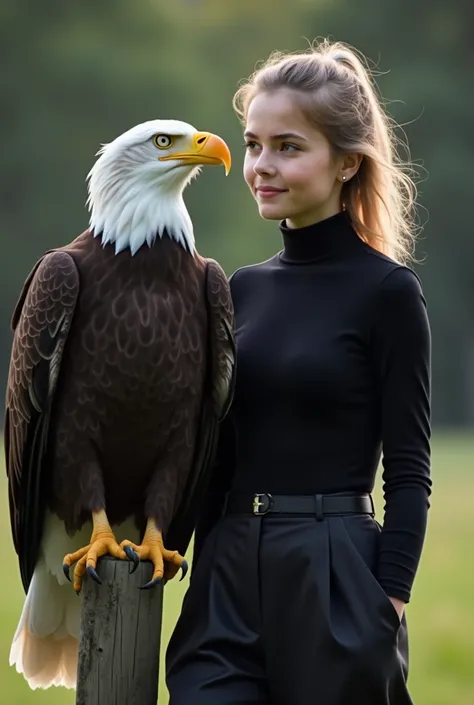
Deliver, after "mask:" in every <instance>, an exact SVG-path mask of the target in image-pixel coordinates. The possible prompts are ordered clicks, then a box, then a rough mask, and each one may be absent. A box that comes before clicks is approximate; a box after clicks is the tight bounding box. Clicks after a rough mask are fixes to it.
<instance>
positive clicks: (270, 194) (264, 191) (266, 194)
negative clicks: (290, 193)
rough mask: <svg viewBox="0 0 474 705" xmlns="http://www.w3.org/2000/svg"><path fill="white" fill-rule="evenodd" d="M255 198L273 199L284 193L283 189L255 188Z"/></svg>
mask: <svg viewBox="0 0 474 705" xmlns="http://www.w3.org/2000/svg"><path fill="white" fill-rule="evenodd" d="M256 192H257V196H258V197H259V198H264V199H268V198H275V197H276V196H280V195H281V194H282V193H286V192H285V191H284V190H283V189H273V188H272V189H270V188H257V189H256Z"/></svg>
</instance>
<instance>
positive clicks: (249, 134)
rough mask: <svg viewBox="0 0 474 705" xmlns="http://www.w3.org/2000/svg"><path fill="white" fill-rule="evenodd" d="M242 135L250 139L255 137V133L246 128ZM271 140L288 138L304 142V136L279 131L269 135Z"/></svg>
mask: <svg viewBox="0 0 474 705" xmlns="http://www.w3.org/2000/svg"><path fill="white" fill-rule="evenodd" d="M244 137H250V138H251V139H257V135H256V134H255V133H254V132H249V131H248V130H247V131H246V132H244ZM270 139H271V140H288V139H293V140H294V139H297V140H303V141H304V142H306V141H307V140H306V138H305V137H302V135H298V134H297V133H296V132H280V133H279V134H278V135H270Z"/></svg>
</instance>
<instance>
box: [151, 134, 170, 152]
mask: <svg viewBox="0 0 474 705" xmlns="http://www.w3.org/2000/svg"><path fill="white" fill-rule="evenodd" d="M153 142H154V144H155V146H156V147H158V149H167V148H168V147H171V145H172V144H173V140H172V138H171V137H170V136H169V135H163V134H160V135H155V136H154V137H153Z"/></svg>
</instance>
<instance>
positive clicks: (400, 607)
mask: <svg viewBox="0 0 474 705" xmlns="http://www.w3.org/2000/svg"><path fill="white" fill-rule="evenodd" d="M388 599H389V600H390V602H391V603H392V605H393V606H394V608H395V612H396V613H397V614H398V617H399V619H400V620H401V619H402V617H403V612H404V610H405V603H404V602H403V600H400V599H399V598H398V597H390V595H389V596H388Z"/></svg>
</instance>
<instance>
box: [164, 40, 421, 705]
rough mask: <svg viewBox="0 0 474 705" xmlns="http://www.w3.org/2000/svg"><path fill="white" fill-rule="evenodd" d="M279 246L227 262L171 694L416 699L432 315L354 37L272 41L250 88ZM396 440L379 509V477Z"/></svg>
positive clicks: (321, 702)
mask: <svg viewBox="0 0 474 705" xmlns="http://www.w3.org/2000/svg"><path fill="white" fill-rule="evenodd" d="M235 106H236V109H237V111H238V112H239V114H240V115H241V116H242V118H243V122H244V125H245V140H246V157H245V165H244V176H245V180H246V182H247V184H248V186H249V188H250V190H251V192H252V194H253V196H254V197H255V200H256V202H257V205H258V209H259V212H260V215H261V216H262V217H263V218H266V219H271V220H278V221H280V232H281V236H282V239H283V249H282V251H281V252H280V253H278V254H277V255H275V256H274V257H272V258H271V259H270V260H268V261H266V262H263V263H260V264H257V265H254V266H248V267H244V268H242V269H240V270H238V271H237V272H236V273H234V275H233V276H232V280H231V281H232V284H231V286H232V294H233V298H234V305H235V310H236V333H237V352H238V358H237V383H236V393H235V399H234V403H233V406H232V409H231V413H230V414H229V416H228V418H227V420H226V422H225V423H224V426H223V429H222V437H221V443H220V452H219V461H218V463H217V465H216V469H215V473H214V480H213V486H212V487H211V491H210V493H209V497H208V504H207V506H206V507H205V508H204V511H203V514H202V519H201V522H200V525H199V526H198V530H197V533H196V556H197V561H196V562H195V566H196V567H195V569H194V571H193V577H192V581H191V586H190V588H189V591H188V593H187V595H186V598H185V601H184V604H183V610H182V614H181V616H180V619H179V621H178V624H177V627H176V629H175V632H174V634H173V637H172V639H171V642H170V645H169V649H168V654H167V682H168V687H169V690H170V694H171V700H170V703H171V705H231V704H232V705H237V704H238V705H244V704H250V703H252V704H253V705H256V704H257V703H258V704H261V705H263V704H266V705H270V703H271V704H272V705H290V704H293V703H294V704H295V705H310V704H311V705H316V704H317V705H406V704H408V703H411V702H412V701H411V698H410V696H409V694H408V690H407V686H406V678H407V670H408V653H407V631H406V620H405V616H404V606H405V604H406V603H407V602H408V601H409V599H410V595H411V590H412V586H413V581H414V578H415V573H416V570H417V567H418V563H419V559H420V555H421V551H422V545H423V540H424V534H425V527H426V520H427V509H428V506H429V495H430V491H431V480H430V442H429V437H430V401H429V399H430V332H429V324H428V320H427V313H426V307H425V302H424V298H423V294H422V290H421V287H420V282H419V280H418V278H417V276H416V275H415V274H414V273H413V271H412V270H411V269H409V268H408V267H407V266H406V265H405V264H404V262H406V261H408V258H409V253H410V250H411V245H412V244H413V231H414V228H413V224H412V222H411V220H410V215H411V213H412V211H413V206H414V194H415V190H414V186H413V183H412V181H411V180H410V178H409V177H408V176H407V175H406V172H405V171H404V170H403V168H402V165H401V164H399V163H398V162H397V159H396V154H395V150H394V139H393V134H392V132H391V129H390V122H389V120H388V118H387V117H386V116H385V114H384V112H383V110H382V108H381V106H380V103H379V102H378V100H377V97H376V93H375V90H374V88H373V86H372V83H371V80H370V77H369V75H368V73H367V72H366V70H365V68H364V66H363V64H362V62H361V61H360V60H359V59H358V58H357V55H356V54H355V52H353V51H352V50H350V49H349V48H346V47H345V46H344V45H341V44H330V43H328V42H325V43H323V44H322V45H321V46H319V48H318V49H316V50H312V51H311V52H309V53H306V54H302V55H288V56H282V55H276V56H272V57H271V58H270V60H269V61H268V62H267V64H266V65H265V66H263V67H262V68H261V69H259V70H258V71H257V72H256V73H255V74H254V75H253V76H252V77H251V79H250V81H249V82H248V83H246V84H245V85H244V86H242V87H241V88H240V89H239V91H238V92H237V94H236V96H235ZM382 448H383V465H384V470H383V481H384V493H385V500H386V503H385V517H384V524H383V528H381V527H380V526H379V525H378V524H377V523H376V521H375V520H374V518H373V505H372V500H371V495H370V493H371V491H372V488H373V485H374V477H375V473H376V469H377V465H378V462H379V458H380V454H381V450H382Z"/></svg>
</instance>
